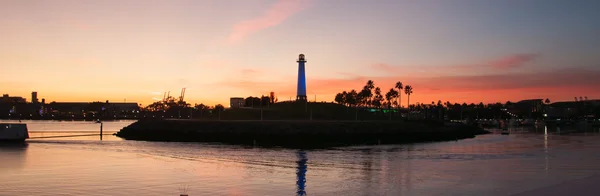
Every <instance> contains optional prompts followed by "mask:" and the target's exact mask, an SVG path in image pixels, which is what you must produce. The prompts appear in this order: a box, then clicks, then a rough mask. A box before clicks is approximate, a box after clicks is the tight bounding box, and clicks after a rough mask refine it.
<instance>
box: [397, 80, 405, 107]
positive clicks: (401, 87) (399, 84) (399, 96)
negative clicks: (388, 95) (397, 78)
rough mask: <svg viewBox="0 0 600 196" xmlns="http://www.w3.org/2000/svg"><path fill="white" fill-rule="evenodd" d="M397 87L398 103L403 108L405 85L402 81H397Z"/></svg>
mask: <svg viewBox="0 0 600 196" xmlns="http://www.w3.org/2000/svg"><path fill="white" fill-rule="evenodd" d="M396 89H398V92H399V93H398V104H399V108H402V89H404V85H402V82H396Z"/></svg>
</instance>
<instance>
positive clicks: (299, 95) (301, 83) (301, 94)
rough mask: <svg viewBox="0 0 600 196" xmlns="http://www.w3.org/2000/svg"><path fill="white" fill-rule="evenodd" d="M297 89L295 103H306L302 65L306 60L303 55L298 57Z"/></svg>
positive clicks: (304, 76) (304, 75) (304, 77)
mask: <svg viewBox="0 0 600 196" xmlns="http://www.w3.org/2000/svg"><path fill="white" fill-rule="evenodd" d="M296 62H298V89H297V93H296V94H297V95H296V101H303V102H305V101H306V74H305V73H304V64H305V63H306V59H305V58H304V54H300V56H298V61H296Z"/></svg>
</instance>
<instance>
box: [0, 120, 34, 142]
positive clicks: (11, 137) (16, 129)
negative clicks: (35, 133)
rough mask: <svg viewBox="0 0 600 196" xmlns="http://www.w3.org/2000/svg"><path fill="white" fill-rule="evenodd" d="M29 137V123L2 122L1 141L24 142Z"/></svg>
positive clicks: (0, 125)
mask: <svg viewBox="0 0 600 196" xmlns="http://www.w3.org/2000/svg"><path fill="white" fill-rule="evenodd" d="M27 138H29V131H28V130H27V124H22V123H0V141H1V142H24V141H25V139H27Z"/></svg>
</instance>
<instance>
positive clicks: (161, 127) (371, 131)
mask: <svg viewBox="0 0 600 196" xmlns="http://www.w3.org/2000/svg"><path fill="white" fill-rule="evenodd" d="M485 133H489V132H487V131H485V130H483V129H482V128H479V127H477V126H472V125H465V124H444V123H439V122H437V123H433V122H429V123H425V122H410V121H405V122H399V121H289V120H286V121H253V120H247V121H246V120H239V121H234V120H229V121H216V120H176V119H170V120H168V119H164V120H140V121H137V122H135V123H133V124H131V125H129V126H127V127H125V128H123V129H122V130H121V131H119V132H118V133H116V135H117V136H118V137H121V138H123V139H127V140H144V141H173V142H216V143H224V144H240V145H257V146H264V147H275V146H278V147H285V148H327V147H335V146H348V145H371V144H400V143H414V142H431V141H449V140H458V139H465V138H473V137H475V135H477V134H485Z"/></svg>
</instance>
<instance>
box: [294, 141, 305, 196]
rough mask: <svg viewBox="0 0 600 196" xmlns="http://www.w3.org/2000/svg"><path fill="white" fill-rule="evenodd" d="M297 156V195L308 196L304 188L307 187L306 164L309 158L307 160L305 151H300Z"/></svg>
mask: <svg viewBox="0 0 600 196" xmlns="http://www.w3.org/2000/svg"><path fill="white" fill-rule="evenodd" d="M296 155H297V157H298V161H296V163H297V167H296V186H297V190H296V194H297V195H298V196H300V195H306V191H305V190H304V188H305V187H306V167H307V166H306V162H307V161H308V158H306V152H304V151H298V152H297V153H296Z"/></svg>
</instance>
